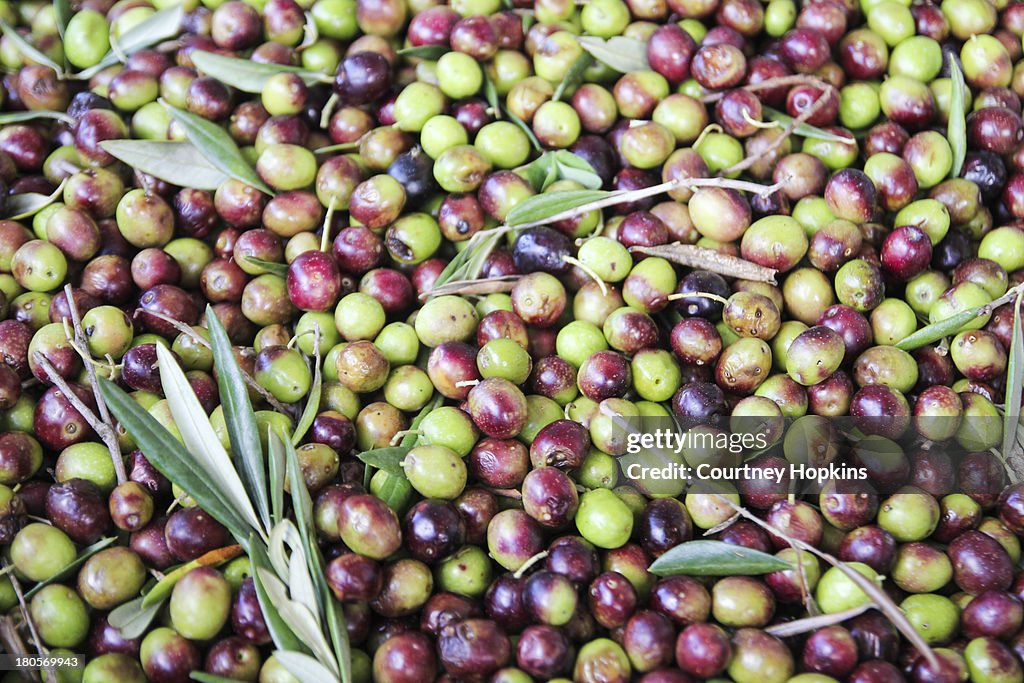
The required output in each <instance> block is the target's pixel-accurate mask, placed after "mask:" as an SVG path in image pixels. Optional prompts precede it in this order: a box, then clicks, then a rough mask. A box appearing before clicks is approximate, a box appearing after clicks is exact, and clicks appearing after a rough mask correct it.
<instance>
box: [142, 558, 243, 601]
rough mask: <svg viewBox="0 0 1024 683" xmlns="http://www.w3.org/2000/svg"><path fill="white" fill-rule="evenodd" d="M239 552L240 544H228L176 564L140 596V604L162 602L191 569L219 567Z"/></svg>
mask: <svg viewBox="0 0 1024 683" xmlns="http://www.w3.org/2000/svg"><path fill="white" fill-rule="evenodd" d="M241 554H242V547H241V546H238V545H229V546H225V547H223V548H217V549H215V550H211V551H209V552H206V553H203V554H202V555H200V556H199V557H197V558H196V559H194V560H192V561H190V562H186V563H185V564H182V565H178V566H177V567H175V568H174V569H173V570H171V571H170V572H167V573H166V574H164V577H163V578H162V579H160V580H159V581H157V582H156V585H155V586H153V588H152V589H150V591H149V592H148V593H146V594H145V595H144V596H142V606H143V607H149V606H150V605H153V604H156V603H162V602H163V601H164V600H165V599H166V598H169V597H170V595H171V591H172V590H174V586H175V585H176V584H177V583H178V582H179V581H181V579H182V578H184V577H185V575H186V574H188V573H189V572H190V571H192V570H193V569H197V568H199V567H219V566H220V565H222V564H224V563H225V562H230V561H231V560H233V559H235V558H236V557H238V556H239V555H241Z"/></svg>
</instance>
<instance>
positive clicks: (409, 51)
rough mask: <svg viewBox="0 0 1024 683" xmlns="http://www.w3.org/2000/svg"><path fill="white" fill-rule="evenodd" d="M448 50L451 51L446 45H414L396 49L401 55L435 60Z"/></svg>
mask: <svg viewBox="0 0 1024 683" xmlns="http://www.w3.org/2000/svg"><path fill="white" fill-rule="evenodd" d="M449 52H451V49H450V48H449V47H448V46H447V45H418V46H416V47H406V48H402V49H401V50H399V51H398V54H400V55H402V56H403V57H418V58H420V59H430V60H436V59H440V58H441V57H442V55H445V54H447V53H449Z"/></svg>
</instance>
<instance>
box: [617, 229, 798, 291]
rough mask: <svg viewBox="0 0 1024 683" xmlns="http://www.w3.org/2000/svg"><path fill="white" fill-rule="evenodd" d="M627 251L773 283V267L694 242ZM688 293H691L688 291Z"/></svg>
mask: <svg viewBox="0 0 1024 683" xmlns="http://www.w3.org/2000/svg"><path fill="white" fill-rule="evenodd" d="M629 250H630V251H631V252H635V253H638V254H644V255H646V256H659V257H661V258H663V259H665V260H666V261H672V262H673V263H678V264H679V265H682V266H687V267H690V268H699V269H701V270H710V271H711V272H714V273H718V274H719V275H725V276H727V277H734V278H739V279H740V280H754V281H757V282H769V283H771V284H776V280H775V275H776V273H778V271H777V270H773V269H772V268H765V267H764V266H759V265H757V264H756V263H752V262H751V261H747V260H746V259H741V258H739V257H738V256H730V255H728V254H722V253H720V252H717V251H715V250H714V249H705V248H704V247H698V246H697V245H695V244H683V243H681V242H675V243H673V244H662V245H659V246H656V247H641V246H635V247H630V248H629ZM691 296H692V295H691Z"/></svg>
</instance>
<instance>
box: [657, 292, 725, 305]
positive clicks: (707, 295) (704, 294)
mask: <svg viewBox="0 0 1024 683" xmlns="http://www.w3.org/2000/svg"><path fill="white" fill-rule="evenodd" d="M692 296H697V297H701V298H703V299H711V300H713V301H717V302H718V303H720V304H727V303H729V300H728V299H726V298H725V297H724V296H718V295H717V294H712V293H711V292H676V293H675V294H669V295H668V296H667V297H665V300H666V301H678V300H679V299H689V298H690V297H692Z"/></svg>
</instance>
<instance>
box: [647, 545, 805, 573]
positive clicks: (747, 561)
mask: <svg viewBox="0 0 1024 683" xmlns="http://www.w3.org/2000/svg"><path fill="white" fill-rule="evenodd" d="M792 568H793V565H792V564H790V563H789V562H786V561H785V560H780V559H779V558H777V557H775V556H774V555H769V554H768V553H763V552H761V551H759V550H752V549H750V548H745V547H743V546H738V545H732V544H731V543H725V542H723V541H686V542H685V543H680V544H679V545H677V546H676V547H675V548H672V549H671V550H669V551H668V552H667V553H665V554H664V555H662V556H661V557H659V558H658V559H656V560H655V561H654V564H652V565H651V566H650V571H651V573H653V574H657V575H658V576H674V575H676V574H684V575H687V576H754V575H758V574H768V573H771V572H777V571H781V570H784V569H792Z"/></svg>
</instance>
